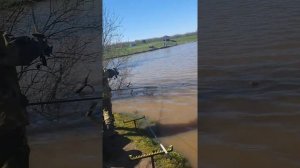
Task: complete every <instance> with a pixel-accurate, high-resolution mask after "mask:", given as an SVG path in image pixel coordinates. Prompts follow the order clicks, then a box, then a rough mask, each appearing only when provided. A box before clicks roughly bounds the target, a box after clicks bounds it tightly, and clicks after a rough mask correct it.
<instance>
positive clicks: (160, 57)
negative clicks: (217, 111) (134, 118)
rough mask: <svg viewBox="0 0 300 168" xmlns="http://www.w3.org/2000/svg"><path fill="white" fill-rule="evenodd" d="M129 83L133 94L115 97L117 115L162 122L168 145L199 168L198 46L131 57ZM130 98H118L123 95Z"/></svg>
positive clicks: (160, 133) (160, 131)
mask: <svg viewBox="0 0 300 168" xmlns="http://www.w3.org/2000/svg"><path fill="white" fill-rule="evenodd" d="M127 66H128V67H129V68H130V69H131V71H130V75H129V77H128V81H130V82H131V83H132V86H131V87H132V88H135V87H143V86H147V88H143V89H135V90H133V91H132V92H130V91H123V92H117V93H115V94H114V97H115V98H116V99H115V100H114V101H113V111H114V112H130V113H135V114H137V115H145V116H146V118H148V119H150V120H153V121H156V122H158V123H159V128H158V130H157V131H156V134H157V135H158V139H159V141H161V142H162V143H163V144H164V145H165V146H168V145H173V146H174V149H175V150H176V151H178V152H179V153H181V154H183V155H184V156H185V157H186V158H187V159H188V160H189V162H190V163H191V165H192V166H193V167H195V168H196V167H197V149H198V147H197V143H198V141H197V43H196V42H193V43H188V44H183V45H179V46H175V47H170V48H166V49H161V50H156V51H152V52H147V53H142V54H136V55H132V56H130V58H129V60H128V63H127ZM128 92H130V96H128V97H126V98H122V99H117V98H118V97H120V96H122V95H123V96H124V95H126V94H129V93H128Z"/></svg>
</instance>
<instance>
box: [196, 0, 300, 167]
mask: <svg viewBox="0 0 300 168" xmlns="http://www.w3.org/2000/svg"><path fill="white" fill-rule="evenodd" d="M199 6H200V8H199V12H200V17H199V23H201V24H200V27H199V32H200V34H199V37H200V38H199V42H198V43H199V67H198V68H199V97H198V98H199V137H200V146H199V162H200V165H201V166H200V167H203V168H219V167H222V168H232V167H237V168H238V167H243V168H253V167H272V168H282V167H289V168H294V167H295V168H296V167H300V161H299V151H300V145H299V142H300V131H299V130H300V111H299V108H300V60H299V56H300V55H299V53H300V41H299V39H300V32H299V31H300V8H299V7H300V2H299V1H293V0H286V1H271V0H230V1H222V0H213V1H201V3H200V4H199Z"/></svg>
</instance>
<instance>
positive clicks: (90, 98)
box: [28, 96, 103, 106]
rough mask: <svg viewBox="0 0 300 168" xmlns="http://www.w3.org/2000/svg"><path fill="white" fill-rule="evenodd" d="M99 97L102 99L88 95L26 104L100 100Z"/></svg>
mask: <svg viewBox="0 0 300 168" xmlns="http://www.w3.org/2000/svg"><path fill="white" fill-rule="evenodd" d="M101 99H103V97H102V96H99V97H88V98H81V99H61V100H53V101H44V102H33V103H28V106H36V105H44V104H58V103H68V102H79V101H88V100H101Z"/></svg>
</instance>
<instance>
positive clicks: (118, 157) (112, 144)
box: [103, 134, 142, 168]
mask: <svg viewBox="0 0 300 168" xmlns="http://www.w3.org/2000/svg"><path fill="white" fill-rule="evenodd" d="M130 142H131V141H130V140H129V139H128V138H126V137H125V136H124V135H119V134H116V135H114V136H113V137H106V136H105V137H103V144H105V145H103V160H104V167H124V168H133V167H134V166H136V165H137V164H138V163H139V160H135V161H132V160H130V159H129V157H128V155H140V154H142V152H141V151H139V150H128V151H125V150H124V149H123V148H124V147H125V146H126V145H128V144H129V143H130Z"/></svg>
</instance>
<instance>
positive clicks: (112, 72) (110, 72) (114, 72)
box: [104, 68, 119, 79]
mask: <svg viewBox="0 0 300 168" xmlns="http://www.w3.org/2000/svg"><path fill="white" fill-rule="evenodd" d="M104 73H105V75H106V76H107V78H114V79H117V78H118V75H119V71H118V70H117V68H113V69H107V70H106V71H105V72H104Z"/></svg>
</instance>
